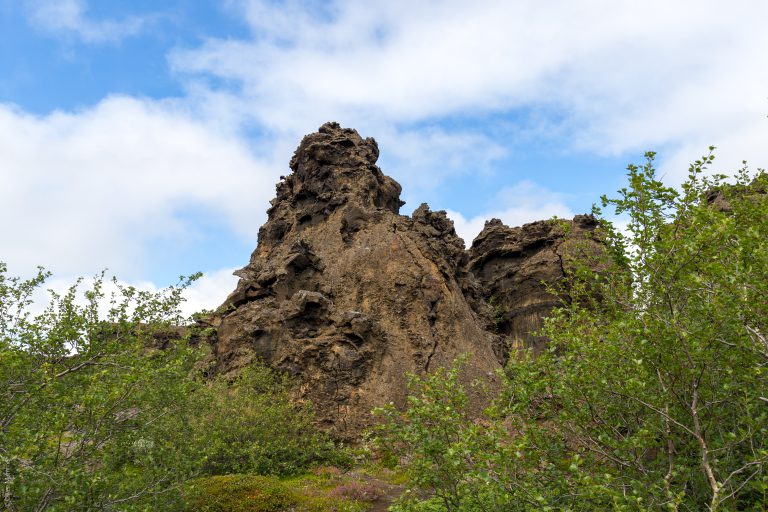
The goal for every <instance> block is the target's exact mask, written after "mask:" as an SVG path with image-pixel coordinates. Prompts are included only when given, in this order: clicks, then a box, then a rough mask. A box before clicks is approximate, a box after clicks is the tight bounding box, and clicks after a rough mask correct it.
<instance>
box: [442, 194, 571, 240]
mask: <svg viewBox="0 0 768 512" xmlns="http://www.w3.org/2000/svg"><path fill="white" fill-rule="evenodd" d="M491 204H493V205H494V208H493V209H491V210H489V211H487V212H483V213H482V214H481V215H477V216H474V217H471V218H469V219H467V218H466V217H464V215H462V214H461V213H459V212H455V211H451V210H449V211H448V212H447V213H448V217H450V218H451V220H453V225H454V227H455V228H456V233H458V235H459V236H460V237H461V238H463V239H464V245H465V246H466V247H469V246H471V245H472V240H474V239H475V237H476V236H477V235H478V234H480V231H482V230H483V226H484V225H485V221H487V220H489V219H493V218H495V219H501V220H502V222H504V224H506V225H507V226H510V227H514V226H522V225H523V224H526V223H528V222H534V221H537V220H543V219H550V218H552V217H554V216H557V217H560V218H566V219H567V218H571V217H573V212H571V210H570V209H569V208H568V206H566V205H565V202H564V201H563V197H562V195H561V194H557V193H555V192H552V191H551V190H548V189H546V188H544V187H541V186H539V185H537V184H535V183H533V182H531V181H521V182H520V183H518V184H517V185H515V186H512V187H506V188H504V189H502V190H501V191H499V193H498V194H497V196H496V198H495V200H494V201H491Z"/></svg>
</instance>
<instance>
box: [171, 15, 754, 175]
mask: <svg viewBox="0 0 768 512" xmlns="http://www.w3.org/2000/svg"><path fill="white" fill-rule="evenodd" d="M234 4H235V5H238V6H239V8H240V10H241V13H242V15H243V16H244V17H245V19H246V20H247V21H248V22H249V23H250V27H251V31H252V37H251V38H250V39H245V40H232V39H211V40H209V41H208V42H207V43H205V44H204V45H203V46H202V47H200V48H195V49H191V50H184V51H178V52H176V53H174V54H173V56H172V59H171V62H172V64H173V66H174V68H175V69H176V70H177V71H178V72H180V73H184V74H187V75H188V76H192V77H194V76H202V75H213V76H216V77H218V78H219V79H222V80H223V81H224V82H225V83H227V84H228V85H227V87H229V88H230V89H233V90H234V91H235V92H234V93H233V94H234V95H235V96H237V97H239V98H241V99H244V100H245V101H244V106H245V111H246V113H247V115H248V116H250V117H251V118H252V119H255V120H256V121H257V122H258V123H259V124H260V125H262V126H266V127H269V128H270V129H275V128H276V127H278V128H277V129H279V130H287V131H290V132H291V133H305V132H306V131H308V130H309V129H312V128H314V127H315V126H316V125H317V124H318V123H319V122H321V121H322V120H325V119H327V118H330V117H334V118H339V117H341V118H343V119H345V120H347V122H348V123H350V124H352V125H354V126H365V125H372V124H374V123H379V124H383V125H388V126H394V127H399V128H402V127H404V126H408V125H409V124H411V125H413V126H416V127H422V126H423V125H424V124H427V125H429V124H430V123H434V122H437V121H441V120H447V122H448V124H451V123H452V119H453V117H454V116H469V117H473V116H474V117H480V118H482V116H483V115H484V114H485V113H488V112H497V113H498V112H506V113H512V114H514V113H515V112H516V111H518V110H534V111H537V112H541V113H543V116H541V117H543V118H544V119H549V120H551V119H557V120H558V123H557V124H558V125H559V128H558V130H557V134H556V135H557V137H563V139H562V140H563V141H564V145H566V146H569V147H571V148H574V149H579V150H587V151H590V152H597V153H602V154H617V153H623V152H627V151H638V150H644V149H664V151H665V154H666V156H667V159H666V160H665V162H664V166H665V170H666V171H667V173H668V175H669V176H670V178H672V179H679V178H680V176H682V175H683V174H684V173H685V170H686V168H687V165H684V166H682V168H679V167H672V164H673V163H674V164H675V165H677V163H678V161H685V162H687V161H690V160H691V159H694V158H695V157H696V156H698V153H700V152H701V151H702V150H703V149H705V148H706V147H707V146H708V145H710V144H714V145H717V146H721V147H724V146H725V145H726V144H727V143H731V142H733V141H734V139H736V143H737V146H738V150H740V151H743V152H742V153H740V154H741V156H740V157H739V158H738V159H736V160H735V161H732V160H734V159H733V158H730V153H729V154H728V157H727V158H723V159H722V160H724V162H725V163H724V165H726V166H731V168H733V166H736V165H737V164H738V162H740V160H741V158H747V159H749V160H752V161H758V162H766V161H768V144H764V143H763V144H755V145H749V146H747V144H739V143H738V140H748V141H752V140H763V141H764V140H766V138H765V135H766V133H767V131H768V120H766V119H765V114H766V113H768V98H767V96H768V66H765V65H764V60H765V55H767V54H768V32H766V31H765V30H764V27H762V20H764V19H765V17H766V15H768V4H766V3H765V2H763V1H762V0H734V1H731V2H727V3H723V2H716V1H705V2H703V3H702V2H700V1H698V0H696V1H694V0H683V1H680V2H668V1H666V0H650V1H649V2H644V3H632V2H615V1H612V0H585V1H583V2H576V3H574V2H570V1H566V0H559V1H555V2H547V3H542V2H538V1H536V0H521V1H516V2H500V1H493V0H481V1H478V2H471V3H468V2H461V1H458V0H455V1H453V0H445V1H437V2H420V3H419V2H417V3H413V2H404V1H388V2H365V3H362V2H355V1H352V0H339V1H336V2H332V3H328V4H321V5H320V6H318V4H315V3H307V4H305V3H300V2H293V1H289V2H279V3H274V2H268V1H263V0H241V1H239V2H234ZM496 142H497V143H498V142H500V141H496ZM694 148H695V150H694ZM724 156H725V155H724ZM667 164H669V165H667ZM724 170H725V169H724Z"/></svg>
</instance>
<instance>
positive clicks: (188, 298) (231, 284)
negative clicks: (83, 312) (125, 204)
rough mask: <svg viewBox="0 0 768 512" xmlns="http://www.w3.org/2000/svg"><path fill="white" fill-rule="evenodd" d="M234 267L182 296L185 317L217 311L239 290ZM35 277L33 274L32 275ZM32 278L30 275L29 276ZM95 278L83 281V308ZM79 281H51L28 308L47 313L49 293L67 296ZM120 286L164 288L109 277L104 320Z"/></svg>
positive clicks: (208, 276) (200, 282)
mask: <svg viewBox="0 0 768 512" xmlns="http://www.w3.org/2000/svg"><path fill="white" fill-rule="evenodd" d="M234 270H235V269H234V268H225V269H220V270H215V271H213V272H208V273H206V274H204V275H203V276H202V277H201V278H200V279H198V280H197V281H195V282H194V283H193V284H192V286H190V287H189V288H187V289H186V290H185V291H184V293H183V295H182V297H183V298H184V301H183V302H182V303H181V304H180V306H179V309H180V311H181V314H182V316H183V317H185V318H189V317H190V316H191V315H192V314H193V313H198V312H200V311H203V310H214V309H216V308H217V307H219V306H220V305H221V304H222V303H223V302H224V300H225V299H226V297H227V296H228V295H229V294H230V293H231V292H232V291H233V290H234V289H235V286H236V285H237V279H238V278H237V277H235V276H233V275H232V272H234ZM30 276H31V274H30ZM27 277H29V276H27ZM94 281H95V279H94V278H92V277H89V278H83V279H82V281H81V283H80V285H79V286H78V287H77V290H78V292H79V293H78V294H77V297H76V302H77V304H79V305H85V304H86V300H85V297H84V295H83V293H84V292H85V291H86V290H90V289H92V287H93V284H94ZM75 282H76V279H74V278H73V279H68V278H65V277H56V276H54V277H53V278H51V279H49V280H47V281H46V282H45V284H44V285H43V286H42V287H40V288H38V289H37V290H36V292H35V293H34V295H33V297H32V300H33V303H32V305H31V306H30V308H29V309H28V310H29V311H30V312H31V313H32V314H33V315H37V314H40V313H42V312H43V311H45V309H46V308H47V307H48V305H49V303H50V301H51V295H50V292H49V290H51V291H53V292H55V293H57V294H59V295H60V296H63V295H65V294H66V293H67V292H68V291H69V289H70V287H72V285H74V284H75ZM118 286H121V287H129V286H132V287H134V288H135V289H136V290H138V291H144V292H150V293H157V292H159V291H161V289H160V288H159V287H158V286H157V285H156V284H155V283H153V282H151V281H141V280H138V281H132V282H128V281H123V280H118V281H117V285H116V284H115V283H114V282H113V281H112V280H111V278H109V277H105V278H104V279H103V280H102V284H101V291H102V293H103V294H104V297H103V298H102V299H101V300H100V301H99V311H100V313H101V316H102V317H103V318H106V314H107V312H108V311H109V308H110V298H111V296H112V294H115V295H116V296H117V297H120V290H119V289H118Z"/></svg>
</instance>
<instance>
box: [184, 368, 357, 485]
mask: <svg viewBox="0 0 768 512" xmlns="http://www.w3.org/2000/svg"><path fill="white" fill-rule="evenodd" d="M199 399H200V401H201V403H202V405H203V407H202V408H201V410H200V414H199V416H197V417H195V418H192V419H191V425H190V427H191V431H192V439H188V440H187V442H188V443H190V444H191V445H192V446H194V449H195V450H196V451H197V452H198V453H199V455H200V458H201V461H202V462H201V467H200V471H201V473H202V474H204V475H226V474H246V473H248V474H260V475H278V476H288V475H296V474H300V473H303V472H305V471H306V470H307V469H309V468H310V467H312V466H316V465H318V464H333V465H339V464H342V465H343V464H345V463H347V462H348V460H347V457H346V456H345V455H344V453H343V452H342V451H341V450H340V449H339V448H338V447H337V446H336V444H335V443H334V442H333V441H332V440H331V439H330V438H329V437H328V436H327V435H326V434H325V433H323V432H320V431H318V430H317V428H316V427H315V426H314V424H313V416H312V413H311V411H310V409H309V408H308V407H307V406H299V405H295V404H293V403H292V402H291V401H290V398H289V396H288V382H287V381H286V380H285V379H284V378H282V377H281V376H280V375H279V374H277V373H276V372H274V371H272V370H270V369H269V368H266V367H264V366H261V365H255V366H253V367H251V368H248V369H246V370H244V371H242V372H241V373H240V375H239V376H238V377H237V378H236V379H235V380H234V381H228V380H226V379H223V378H220V379H217V380H214V381H211V382H209V383H208V385H207V386H206V387H205V389H203V390H201V396H200V398H199Z"/></svg>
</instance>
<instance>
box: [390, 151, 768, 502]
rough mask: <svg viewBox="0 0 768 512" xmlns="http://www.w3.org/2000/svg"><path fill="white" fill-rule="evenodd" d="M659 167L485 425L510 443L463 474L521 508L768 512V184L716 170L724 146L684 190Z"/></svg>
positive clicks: (413, 445) (649, 166) (641, 173)
mask: <svg viewBox="0 0 768 512" xmlns="http://www.w3.org/2000/svg"><path fill="white" fill-rule="evenodd" d="M653 158H654V155H653V154H652V153H649V154H648V155H647V162H646V163H645V165H643V166H641V167H638V166H630V167H629V168H628V171H629V172H628V180H629V185H628V187H627V188H624V189H622V190H620V191H619V196H618V198H616V199H608V198H603V207H613V208H615V211H616V213H618V214H623V215H626V216H627V217H628V219H629V223H628V226H627V234H622V233H620V232H618V231H617V230H615V229H614V228H613V227H612V226H611V224H610V223H609V222H607V221H605V220H603V229H604V236H605V239H606V241H607V243H608V248H609V251H608V253H609V254H610V255H611V256H612V262H610V263H609V264H604V263H605V262H602V263H603V264H601V265H599V266H597V267H599V268H600V270H599V271H595V270H594V269H595V268H596V266H595V265H594V264H593V263H594V262H591V263H589V264H583V265H576V267H575V268H576V269H575V270H574V271H573V272H572V273H571V274H570V275H569V276H568V278H567V280H566V282H565V283H564V286H563V287H562V288H561V289H560V291H561V292H562V293H561V296H562V297H563V302H562V306H561V307H560V308H557V309H556V310H555V311H554V312H553V313H552V315H551V316H550V317H549V318H548V319H547V321H546V323H545V327H544V329H543V331H542V333H541V334H542V335H544V336H546V337H547V338H549V349H548V350H547V351H546V352H545V353H544V354H542V355H541V356H539V357H537V358H533V357H531V356H530V355H526V354H523V355H521V356H520V357H518V358H511V361H510V363H509V365H508V367H507V368H506V369H505V377H506V384H505V391H504V392H503V393H502V395H501V396H500V397H499V398H498V400H497V402H496V404H495V407H494V409H493V411H492V412H493V415H491V416H488V417H486V418H485V419H484V420H483V421H484V422H485V423H486V424H488V422H491V424H493V425H495V426H497V427H498V426H503V427H504V428H505V431H504V432H505V433H504V434H503V435H502V439H501V441H500V442H499V445H500V446H501V447H502V449H500V450H498V451H497V456H495V457H494V456H491V457H490V458H489V457H486V458H485V459H484V461H483V464H482V465H478V464H471V465H470V466H469V467H468V469H467V470H466V471H465V473H464V475H463V478H462V479H461V481H462V482H464V483H470V485H475V484H472V483H471V482H480V481H482V480H484V482H483V485H484V486H485V488H486V489H489V488H490V489H492V490H493V491H492V492H491V491H488V490H486V491H485V495H486V496H494V495H495V496H499V495H506V496H509V497H514V498H515V499H514V500H511V501H510V504H509V505H508V507H507V509H508V510H585V511H586V510H691V511H694V510H712V511H715V510H751V511H757V510H766V507H767V506H766V503H768V400H766V396H767V395H768V344H767V341H766V333H768V300H767V299H766V298H767V297H768V194H766V192H767V191H768V176H767V175H766V174H765V172H759V173H757V175H756V176H754V177H753V176H752V175H751V174H750V173H749V172H748V171H747V170H746V168H745V169H742V170H741V171H740V172H739V173H737V175H736V178H735V182H734V183H732V184H728V183H726V178H725V177H724V176H719V175H716V176H712V177H708V176H707V175H706V172H705V171H706V167H707V166H708V165H709V164H710V163H711V162H712V160H713V158H714V157H713V156H712V154H711V153H710V154H709V155H707V156H705V157H704V158H702V159H701V160H699V161H697V162H696V163H695V164H693V165H692V166H691V168H690V172H689V176H688V179H687V180H686V182H685V183H684V184H683V185H682V188H681V189H680V190H679V191H678V190H676V189H673V188H670V187H667V186H665V185H664V184H663V183H662V182H661V181H660V180H659V179H658V178H657V177H656V171H655V169H654V166H653ZM595 213H596V214H598V215H599V214H600V213H601V212H600V211H599V210H597V209H596V212H595ZM576 263H578V262H576ZM424 399H425V396H424V395H423V393H422V394H420V395H417V397H415V400H417V401H422V400H424ZM398 441H399V442H400V443H404V444H405V446H406V447H408V448H409V450H410V451H411V452H416V451H418V450H419V449H420V448H419V446H418V443H420V442H421V441H420V440H413V439H410V440H409V439H407V438H405V437H403V436H400V437H399V439H398ZM409 443H410V444H409ZM478 470H481V471H482V473H483V474H484V475H485V477H484V479H478V478H477V477H476V476H474V475H475V474H476V473H477V471H478ZM469 494H470V493H465V495H467V496H468V495H469ZM494 499H498V498H494ZM530 499H533V500H535V501H536V503H537V504H536V505H532V504H531V503H530V501H529V500H530ZM489 503H492V502H491V501H489V500H487V499H486V500H485V501H482V500H479V501H478V500H474V501H473V500H471V499H465V500H464V501H463V502H462V504H460V505H459V506H457V507H453V508H450V507H447V508H443V509H444V510H491V509H492V507H490V508H489Z"/></svg>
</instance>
